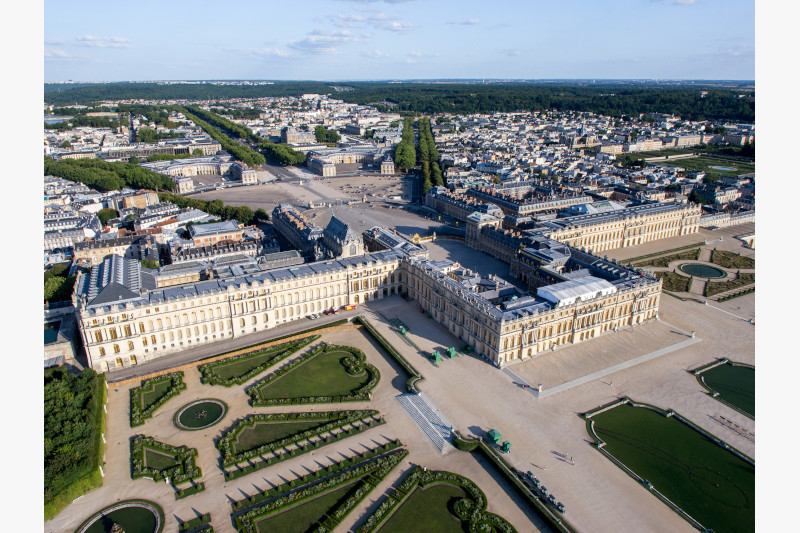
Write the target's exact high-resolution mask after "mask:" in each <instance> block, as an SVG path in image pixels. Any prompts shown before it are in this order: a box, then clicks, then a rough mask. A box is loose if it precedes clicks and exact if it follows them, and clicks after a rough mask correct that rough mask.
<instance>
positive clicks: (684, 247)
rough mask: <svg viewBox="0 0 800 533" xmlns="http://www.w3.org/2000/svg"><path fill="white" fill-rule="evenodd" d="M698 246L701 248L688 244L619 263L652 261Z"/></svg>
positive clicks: (628, 263)
mask: <svg viewBox="0 0 800 533" xmlns="http://www.w3.org/2000/svg"><path fill="white" fill-rule="evenodd" d="M698 246H700V244H699V243H698V244H687V245H686V246H680V247H678V248H672V249H670V250H663V251H661V252H656V253H653V254H647V255H640V256H638V257H631V258H630V259H623V260H621V261H619V263H620V264H623V265H630V264H631V263H635V262H637V261H641V260H643V259H650V258H651V257H659V256H662V255H664V254H671V253H673V252H680V251H682V250H688V249H689V248H696V247H698Z"/></svg>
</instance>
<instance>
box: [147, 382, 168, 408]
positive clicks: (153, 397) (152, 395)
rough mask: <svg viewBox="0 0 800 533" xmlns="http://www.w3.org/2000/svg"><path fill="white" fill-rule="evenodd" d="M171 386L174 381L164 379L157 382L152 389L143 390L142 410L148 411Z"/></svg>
mask: <svg viewBox="0 0 800 533" xmlns="http://www.w3.org/2000/svg"><path fill="white" fill-rule="evenodd" d="M171 386H172V381H170V380H167V381H162V382H160V383H156V384H155V385H154V386H153V389H152V390H150V391H147V392H142V411H146V410H147V408H148V407H150V406H151V405H153V404H154V403H156V402H157V401H158V400H159V398H161V397H162V396H164V395H165V394H166V393H167V391H168V390H169V388H170V387H171Z"/></svg>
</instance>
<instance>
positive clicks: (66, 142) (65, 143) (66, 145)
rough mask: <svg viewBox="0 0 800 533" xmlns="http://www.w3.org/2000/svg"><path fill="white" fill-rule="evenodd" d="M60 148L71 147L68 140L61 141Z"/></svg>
mask: <svg viewBox="0 0 800 533" xmlns="http://www.w3.org/2000/svg"><path fill="white" fill-rule="evenodd" d="M61 148H72V143H70V142H69V141H64V142H63V143H61Z"/></svg>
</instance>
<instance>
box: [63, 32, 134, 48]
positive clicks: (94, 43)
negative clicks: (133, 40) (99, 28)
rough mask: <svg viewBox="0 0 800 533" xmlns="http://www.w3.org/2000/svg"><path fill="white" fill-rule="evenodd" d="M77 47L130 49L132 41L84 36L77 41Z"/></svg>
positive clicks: (119, 38) (120, 38)
mask: <svg viewBox="0 0 800 533" xmlns="http://www.w3.org/2000/svg"><path fill="white" fill-rule="evenodd" d="M75 41H76V42H75V44H76V45H77V46H88V47H93V48H130V46H131V45H130V41H129V40H128V39H123V38H122V37H94V36H93V35H82V36H81V37H78V38H76V39H75Z"/></svg>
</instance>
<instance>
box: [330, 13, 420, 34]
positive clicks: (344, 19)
mask: <svg viewBox="0 0 800 533" xmlns="http://www.w3.org/2000/svg"><path fill="white" fill-rule="evenodd" d="M363 11H365V10H362V12H363ZM366 11H371V10H366ZM328 20H330V21H331V23H332V24H333V25H334V26H336V27H338V28H377V29H381V30H389V31H409V30H412V29H414V25H413V24H411V23H410V22H403V21H401V20H400V18H399V17H395V16H391V15H387V14H386V13H381V12H372V13H371V14H370V15H358V14H355V13H351V14H344V13H337V14H336V15H329V16H328Z"/></svg>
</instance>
